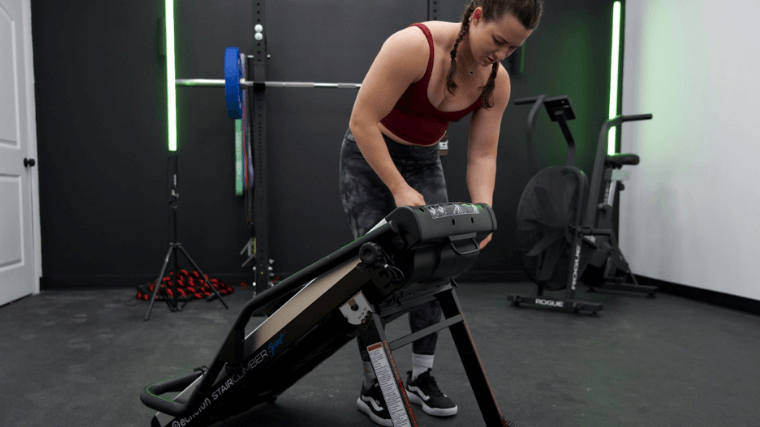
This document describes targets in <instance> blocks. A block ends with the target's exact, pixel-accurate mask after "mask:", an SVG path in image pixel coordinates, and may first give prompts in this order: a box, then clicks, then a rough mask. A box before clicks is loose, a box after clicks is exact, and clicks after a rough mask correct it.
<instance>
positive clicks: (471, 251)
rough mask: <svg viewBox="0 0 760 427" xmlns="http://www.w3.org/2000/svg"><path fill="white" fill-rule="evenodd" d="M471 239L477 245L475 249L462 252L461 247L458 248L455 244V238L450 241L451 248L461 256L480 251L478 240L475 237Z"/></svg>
mask: <svg viewBox="0 0 760 427" xmlns="http://www.w3.org/2000/svg"><path fill="white" fill-rule="evenodd" d="M470 241H471V242H472V243H473V244H474V245H475V249H473V250H469V251H465V252H461V251H460V250H459V249H457V247H456V245H455V244H454V240H451V241H449V245H450V246H451V249H452V250H453V251H454V252H455V253H456V254H457V255H459V256H465V255H472V254H476V253H478V252H480V245H479V244H478V241H477V240H475V239H474V238H473V239H470Z"/></svg>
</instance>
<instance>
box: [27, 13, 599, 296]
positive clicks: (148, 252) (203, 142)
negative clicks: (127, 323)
mask: <svg viewBox="0 0 760 427" xmlns="http://www.w3.org/2000/svg"><path fill="white" fill-rule="evenodd" d="M437 3H438V18H439V19H440V20H450V21H458V20H459V18H460V16H461V12H462V10H463V6H464V5H463V2H461V1H452V0H438V1H437ZM210 4H213V7H211V6H210ZM175 11H176V12H175V14H176V18H175V19H176V40H177V47H176V58H177V73H176V76H177V78H222V77H223V52H224V48H225V47H227V46H238V47H240V48H241V50H242V51H244V52H247V53H250V52H252V51H253V43H254V40H253V33H254V32H253V28H252V22H253V17H252V13H253V12H252V11H253V3H252V2H249V1H232V0H224V1H215V2H213V3H210V2H208V1H203V0H192V1H191V0H185V1H182V2H177V5H176V6H175ZM611 11H612V2H611V1H594V0H574V1H570V0H563V1H545V12H544V18H543V20H542V23H541V25H540V26H539V28H538V29H537V30H536V32H535V34H534V35H533V36H531V38H529V39H528V41H527V43H526V62H525V72H524V74H522V75H519V76H513V77H512V99H516V98H519V97H524V96H533V95H536V94H539V93H545V94H548V95H562V94H567V95H570V97H571V99H572V100H573V103H574V105H575V107H576V111H577V113H578V117H579V118H578V120H576V121H575V122H572V123H571V129H572V131H573V132H574V134H575V137H576V141H577V142H578V156H579V157H578V159H579V160H578V163H579V165H580V166H581V167H582V168H584V169H586V170H587V168H588V167H589V166H590V165H591V158H592V156H593V150H594V147H593V144H595V142H596V138H597V133H598V131H599V127H600V126H601V123H602V122H603V121H604V119H605V117H606V114H607V103H608V93H609V82H608V78H609V77H608V76H609V57H610V55H609V49H610V41H609V39H610V26H611V25H610V21H611V13H612V12H611ZM427 13H428V4H427V1H425V0H414V1H410V0H394V1H385V2H374V3H372V2H370V3H367V2H355V1H339V0H328V1H322V2H313V1H307V0H281V1H267V2H266V25H265V34H266V37H267V43H268V50H269V53H270V55H271V58H270V59H269V60H268V61H267V73H268V76H267V78H268V80H283V81H324V82H357V83H358V82H361V80H362V79H363V77H364V74H365V73H366V71H367V69H368V68H369V66H370V65H371V63H372V61H373V59H374V56H375V54H376V53H377V51H378V50H379V48H380V46H381V45H382V43H383V41H384V40H385V39H386V38H387V37H388V36H389V35H390V34H392V33H393V32H395V31H398V30H400V29H402V28H404V27H405V26H407V25H409V24H410V23H413V22H416V21H424V20H426V19H427ZM32 15H33V18H32V19H33V36H34V52H35V56H34V60H35V78H36V96H37V126H38V150H39V159H40V162H39V165H40V170H39V172H40V196H41V215H42V218H41V221H42V239H43V241H42V245H43V246H42V251H43V275H44V277H45V281H44V286H45V287H46V288H54V287H64V286H84V285H100V286H111V285H113V286H115V285H134V284H138V283H142V282H144V281H147V280H148V279H149V278H150V277H152V276H154V275H156V274H157V273H158V269H159V268H160V266H161V262H162V261H163V256H164V254H165V252H166V249H167V247H168V246H167V244H168V209H167V207H168V206H167V203H166V202H167V199H168V193H167V186H166V157H167V155H168V150H167V137H166V134H167V121H166V84H165V62H164V59H163V58H161V57H159V55H158V54H157V52H158V47H159V46H158V41H159V37H157V35H158V34H157V32H158V26H157V19H158V18H160V17H162V16H163V2H162V1H150V2H148V1H135V2H129V3H128V4H127V3H125V4H123V5H120V4H119V3H118V2H117V3H108V4H106V3H102V4H101V3H97V2H95V3H93V2H89V1H86V0H70V1H67V2H53V1H40V0H37V1H34V2H33V4H32ZM266 96H267V104H268V105H267V106H268V123H267V125H268V129H267V132H268V137H269V141H268V142H269V156H270V157H269V161H270V176H269V182H270V187H269V188H270V204H271V213H270V218H271V223H270V241H271V248H270V255H271V257H272V258H274V259H275V265H274V266H275V271H276V272H278V273H283V274H288V273H292V272H295V271H297V270H298V269H300V268H303V267H305V266H306V265H308V264H310V263H311V262H313V261H315V260H316V259H318V258H320V257H322V256H324V255H326V254H327V253H329V252H331V251H333V250H335V249H337V248H339V247H341V246H343V245H344V244H346V243H347V242H348V241H349V240H350V239H351V234H350V231H349V228H348V224H347V220H346V218H345V216H344V214H343V211H342V207H341V205H340V198H339V195H338V189H337V180H338V176H337V175H338V155H339V149H340V142H341V138H342V136H343V134H344V132H345V130H346V128H347V126H348V119H349V116H350V113H351V108H352V106H353V101H354V99H355V96H356V91H355V90H348V89H287V88H269V89H267V95H266ZM177 106H178V107H177V115H178V138H179V141H178V146H179V150H178V152H179V156H180V194H181V197H180V208H179V225H180V226H179V237H180V241H181V242H182V243H183V245H184V246H185V247H186V248H187V249H188V251H189V252H190V254H191V255H193V257H194V258H195V260H196V261H197V262H198V263H199V264H200V266H201V267H202V268H203V269H204V271H205V272H206V273H207V274H210V275H212V276H215V277H220V278H223V279H224V280H225V281H227V282H228V283H231V284H236V282H237V281H239V280H246V279H247V278H250V277H251V274H250V272H249V271H248V270H246V269H242V268H240V264H241V263H242V261H243V260H244V258H243V257H242V256H240V255H239V254H238V252H239V251H240V249H241V248H242V246H243V244H244V243H245V242H246V241H247V239H248V237H249V234H250V232H249V229H248V226H247V224H246V223H245V214H244V210H243V209H244V207H243V201H242V199H241V198H239V197H237V196H235V195H234V171H233V170H234V168H233V166H234V164H233V160H234V150H233V148H234V144H233V138H234V135H233V122H232V121H231V120H229V119H228V118H227V117H226V114H225V109H224V92H223V90H222V89H217V88H178V93H177ZM528 110H529V108H528V107H514V106H510V107H508V109H507V112H506V113H505V116H504V121H503V123H502V135H501V141H500V152H499V169H498V175H497V189H496V195H495V198H494V207H495V209H496V212H497V214H498V220H499V231H498V233H497V234H496V236H495V238H494V240H493V242H492V243H491V245H489V247H488V249H487V250H486V251H484V253H483V254H482V255H481V260H480V261H479V263H478V265H477V266H476V267H475V269H473V271H472V273H471V274H470V277H471V278H475V279H477V278H482V279H488V280H509V279H513V278H521V277H522V272H521V267H520V265H519V263H518V262H517V259H516V256H515V255H516V254H515V247H516V245H515V242H514V225H513V224H514V213H515V211H516V208H517V202H518V200H519V197H520V194H521V193H522V189H523V187H524V186H525V184H526V183H527V181H528V179H529V178H530V175H529V171H528V168H527V165H526V164H525V159H526V153H525V151H526V148H525V137H524V134H525V120H526V118H527V113H528ZM468 120H469V119H468V118H465V119H463V120H462V121H461V122H460V123H455V124H453V125H452V127H451V132H450V134H451V144H450V145H451V149H450V155H449V156H447V157H445V158H444V167H445V169H446V178H447V182H448V185H449V194H450V199H452V200H462V201H467V200H469V196H468V194H467V189H466V184H465V182H464V176H465V168H466V163H465V158H466V145H467V126H468ZM539 122H540V127H539V135H540V137H541V138H542V145H541V147H539V148H538V159H539V164H540V165H542V166H545V165H548V164H557V163H562V162H564V153H565V151H564V145H563V142H562V138H561V133H560V132H559V129H558V127H557V126H556V125H555V124H553V123H550V122H549V120H548V119H547V118H546V117H542V118H541V120H540V121H539Z"/></svg>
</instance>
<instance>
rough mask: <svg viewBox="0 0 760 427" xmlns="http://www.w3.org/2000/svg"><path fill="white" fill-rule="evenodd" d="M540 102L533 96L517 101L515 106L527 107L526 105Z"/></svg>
mask: <svg viewBox="0 0 760 427" xmlns="http://www.w3.org/2000/svg"><path fill="white" fill-rule="evenodd" d="M537 100H538V97H537V96H533V97H530V98H519V99H515V105H525V104H532V103H534V102H536V101H537Z"/></svg>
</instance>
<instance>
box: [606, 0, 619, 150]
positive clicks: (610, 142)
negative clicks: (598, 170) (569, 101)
mask: <svg viewBox="0 0 760 427" xmlns="http://www.w3.org/2000/svg"><path fill="white" fill-rule="evenodd" d="M619 63H620V2H619V1H616V2H615V3H614V4H613V8H612V58H611V59H610V114H609V118H610V119H612V118H614V117H615V116H617V105H618V79H619V76H618V72H619V69H618V68H619V67H618V65H619ZM616 140H617V126H615V127H613V128H612V129H610V131H609V133H608V134H607V154H614V153H615V141H616Z"/></svg>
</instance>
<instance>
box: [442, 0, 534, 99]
mask: <svg viewBox="0 0 760 427" xmlns="http://www.w3.org/2000/svg"><path fill="white" fill-rule="evenodd" d="M478 7H482V8H483V20H484V21H491V20H493V19H497V18H500V17H501V16H502V15H503V14H504V13H507V12H509V13H511V14H513V15H514V16H515V17H516V18H517V20H518V21H519V22H520V23H521V24H522V25H523V26H524V27H525V28H526V29H528V30H533V29H535V28H536V27H537V26H538V22H539V20H540V19H541V12H542V9H543V7H542V1H541V0H470V3H469V4H468V5H467V6H466V7H465V9H464V13H463V14H462V27H461V29H460V30H459V34H458V35H457V39H456V41H455V42H454V49H452V50H451V70H450V71H449V74H448V76H446V90H448V91H449V93H450V94H452V95H454V94H456V91H457V84H456V83H455V82H454V75H455V74H456V71H457V62H456V57H457V47H458V46H459V42H461V41H462V39H463V38H464V37H465V36H467V34H468V33H469V32H470V17H471V16H472V13H473V12H474V11H475V9H477V8H478ZM498 71H499V62H498V61H496V62H494V63H493V67H492V69H491V78H489V79H488V83H486V85H485V87H484V88H483V94H482V95H481V103H482V105H485V106H486V108H491V107H493V102H491V94H492V93H493V89H494V87H495V82H496V74H497V73H498Z"/></svg>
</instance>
